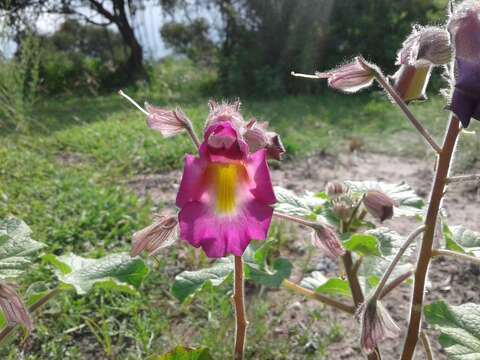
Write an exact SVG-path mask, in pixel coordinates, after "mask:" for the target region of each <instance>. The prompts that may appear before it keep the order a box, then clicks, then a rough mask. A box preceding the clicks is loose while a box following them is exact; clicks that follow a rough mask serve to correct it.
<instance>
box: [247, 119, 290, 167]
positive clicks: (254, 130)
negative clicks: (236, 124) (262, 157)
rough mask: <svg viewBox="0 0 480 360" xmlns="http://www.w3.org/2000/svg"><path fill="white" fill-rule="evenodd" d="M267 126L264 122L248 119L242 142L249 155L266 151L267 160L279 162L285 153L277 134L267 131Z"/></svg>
mask: <svg viewBox="0 0 480 360" xmlns="http://www.w3.org/2000/svg"><path fill="white" fill-rule="evenodd" d="M267 126H268V123H266V122H262V123H258V122H257V121H256V119H250V121H249V122H248V124H247V125H246V126H245V132H244V134H243V137H244V140H245V141H246V143H247V144H248V149H249V151H250V152H251V153H253V152H255V151H257V150H260V149H266V150H267V155H268V157H269V158H271V159H275V160H281V158H282V155H283V153H285V148H284V147H283V144H282V140H281V139H280V136H279V135H278V134H277V133H274V132H272V131H267Z"/></svg>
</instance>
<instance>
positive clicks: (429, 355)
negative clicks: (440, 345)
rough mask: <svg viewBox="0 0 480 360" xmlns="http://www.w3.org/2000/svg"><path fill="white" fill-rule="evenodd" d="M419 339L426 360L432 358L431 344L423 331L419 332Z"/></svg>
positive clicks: (431, 359)
mask: <svg viewBox="0 0 480 360" xmlns="http://www.w3.org/2000/svg"><path fill="white" fill-rule="evenodd" d="M420 340H421V341H422V345H423V348H424V349H425V356H426V357H427V360H433V351H432V346H431V345H430V340H429V339H428V336H427V334H426V333H425V331H421V332H420Z"/></svg>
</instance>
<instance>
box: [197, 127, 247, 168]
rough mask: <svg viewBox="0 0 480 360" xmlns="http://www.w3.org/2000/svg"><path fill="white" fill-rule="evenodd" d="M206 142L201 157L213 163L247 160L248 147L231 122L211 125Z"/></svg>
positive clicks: (201, 147) (205, 137) (206, 132)
mask: <svg viewBox="0 0 480 360" xmlns="http://www.w3.org/2000/svg"><path fill="white" fill-rule="evenodd" d="M204 140H205V141H204V142H203V144H202V145H201V146H200V155H201V156H205V157H207V158H208V159H209V160H210V161H212V162H219V163H230V162H231V161H241V160H246V158H247V155H248V145H247V144H246V142H245V141H244V140H243V139H242V138H241V137H240V135H239V133H238V131H237V130H236V129H235V128H234V127H233V125H232V124H231V122H229V121H222V122H218V123H215V124H213V125H210V126H209V127H208V128H207V129H206V131H205V136H204Z"/></svg>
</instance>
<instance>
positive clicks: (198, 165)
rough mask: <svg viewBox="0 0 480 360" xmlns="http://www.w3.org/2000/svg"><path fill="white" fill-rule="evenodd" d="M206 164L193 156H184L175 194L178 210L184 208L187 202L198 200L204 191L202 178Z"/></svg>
mask: <svg viewBox="0 0 480 360" xmlns="http://www.w3.org/2000/svg"><path fill="white" fill-rule="evenodd" d="M206 165H207V164H206V162H205V161H202V160H201V159H199V158H196V157H195V156H193V155H187V156H185V164H184V167H183V177H182V181H181V183H180V188H179V189H178V193H177V200H176V204H177V206H178V207H179V208H182V207H184V206H185V204H186V203H188V202H189V201H195V200H198V199H200V197H201V196H202V193H203V192H204V191H205V187H204V186H203V182H204V180H203V177H204V174H205V170H206V167H207V166H206Z"/></svg>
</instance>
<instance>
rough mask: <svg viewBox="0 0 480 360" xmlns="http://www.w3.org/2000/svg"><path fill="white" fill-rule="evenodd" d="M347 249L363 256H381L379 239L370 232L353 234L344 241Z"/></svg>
mask: <svg viewBox="0 0 480 360" xmlns="http://www.w3.org/2000/svg"><path fill="white" fill-rule="evenodd" d="M343 246H344V247H345V250H348V251H353V252H355V253H357V254H359V255H361V256H380V251H379V249H378V241H377V238H376V237H375V236H372V235H368V234H353V235H352V236H351V237H350V239H348V240H347V241H345V242H344V243H343Z"/></svg>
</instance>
